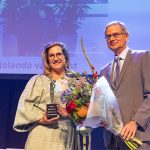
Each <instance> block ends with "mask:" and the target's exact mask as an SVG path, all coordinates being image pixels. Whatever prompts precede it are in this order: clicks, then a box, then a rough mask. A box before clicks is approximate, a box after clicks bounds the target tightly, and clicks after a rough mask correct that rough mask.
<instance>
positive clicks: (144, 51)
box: [131, 49, 150, 54]
mask: <svg viewBox="0 0 150 150" xmlns="http://www.w3.org/2000/svg"><path fill="white" fill-rule="evenodd" d="M131 53H132V54H144V53H150V50H141V49H139V50H131Z"/></svg>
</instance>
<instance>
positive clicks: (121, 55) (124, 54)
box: [119, 47, 129, 60]
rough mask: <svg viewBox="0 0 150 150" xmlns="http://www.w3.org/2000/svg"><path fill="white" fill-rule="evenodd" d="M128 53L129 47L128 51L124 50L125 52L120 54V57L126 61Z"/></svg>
mask: <svg viewBox="0 0 150 150" xmlns="http://www.w3.org/2000/svg"><path fill="white" fill-rule="evenodd" d="M128 51H129V47H126V49H125V50H123V51H122V52H121V53H120V55H119V57H120V58H121V59H123V60H125V58H126V55H127V53H128Z"/></svg>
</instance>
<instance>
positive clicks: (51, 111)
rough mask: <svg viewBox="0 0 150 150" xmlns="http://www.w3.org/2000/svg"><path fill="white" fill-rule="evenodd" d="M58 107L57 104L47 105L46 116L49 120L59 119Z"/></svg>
mask: <svg viewBox="0 0 150 150" xmlns="http://www.w3.org/2000/svg"><path fill="white" fill-rule="evenodd" d="M57 114H58V113H57V106H56V104H47V105H46V115H47V118H48V119H52V118H54V117H57Z"/></svg>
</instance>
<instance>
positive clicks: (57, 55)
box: [49, 52, 63, 60]
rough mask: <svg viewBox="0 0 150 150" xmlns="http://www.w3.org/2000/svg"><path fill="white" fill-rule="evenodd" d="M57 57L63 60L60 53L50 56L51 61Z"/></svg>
mask: <svg viewBox="0 0 150 150" xmlns="http://www.w3.org/2000/svg"><path fill="white" fill-rule="evenodd" d="M55 57H57V58H58V59H62V58H63V53H61V52H58V53H56V54H49V59H50V60H54V59H55Z"/></svg>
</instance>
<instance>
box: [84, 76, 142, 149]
mask: <svg viewBox="0 0 150 150" xmlns="http://www.w3.org/2000/svg"><path fill="white" fill-rule="evenodd" d="M101 122H103V123H105V124H107V126H106V127H105V128H106V129H107V130H109V131H110V132H112V133H113V134H115V135H118V136H120V137H121V135H120V133H121V131H122V129H123V122H122V119H121V113H120V110H119V106H118V103H117V100H116V97H115V95H114V94H113V92H112V90H111V88H110V86H109V83H108V82H107V80H106V79H105V77H100V78H99V79H98V81H97V82H96V83H95V85H94V87H93V90H92V94H91V99H90V103H89V109H88V113H87V117H86V119H85V121H84V122H83V126H85V127H91V128H97V127H99V126H100V123H101ZM123 140H124V139H123ZM124 142H125V143H126V144H127V146H128V147H129V149H130V150H136V149H137V148H138V147H139V146H140V145H142V141H141V140H140V139H138V138H136V137H134V138H132V139H129V140H124Z"/></svg>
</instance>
